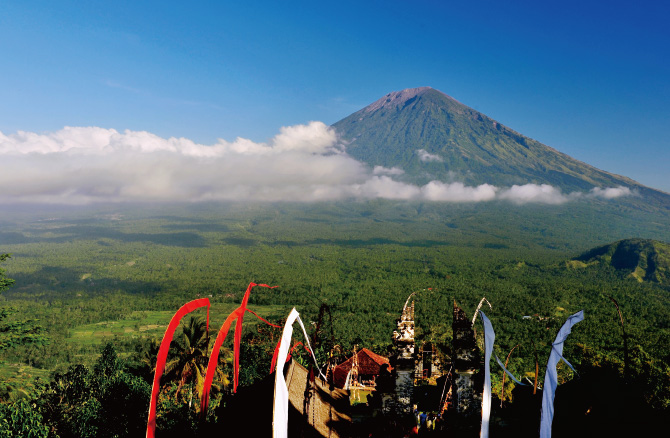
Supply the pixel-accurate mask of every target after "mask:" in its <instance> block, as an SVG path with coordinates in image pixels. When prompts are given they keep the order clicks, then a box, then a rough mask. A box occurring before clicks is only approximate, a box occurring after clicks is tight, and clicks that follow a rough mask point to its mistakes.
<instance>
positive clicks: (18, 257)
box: [0, 201, 670, 436]
mask: <svg viewBox="0 0 670 438" xmlns="http://www.w3.org/2000/svg"><path fill="white" fill-rule="evenodd" d="M601 212H602V213H603V214H608V215H611V217H612V218H614V219H613V220H612V221H606V222H603V223H599V224H592V223H591V221H592V219H593V217H594V216H593V210H592V207H591V206H588V208H587V206H585V205H580V204H579V203H575V204H572V205H570V206H551V207H546V206H543V207H542V208H540V207H527V208H526V207H518V206H505V205H497V206H496V208H492V207H491V206H482V205H460V206H458V205H457V206H454V205H448V206H445V205H439V204H430V203H427V204H409V203H407V204H405V203H401V204H398V203H392V202H387V201H384V202H369V203H342V204H324V205H319V206H293V205H287V204H282V205H259V206H249V205H229V206H205V205H200V206H191V207H189V208H185V207H172V208H167V207H160V208H158V207H156V208H153V207H151V206H149V207H147V208H145V209H143V210H141V211H138V210H137V209H133V208H127V207H119V206H116V207H114V208H109V207H99V208H98V210H97V211H94V212H91V211H90V210H86V211H84V210H82V211H77V210H73V211H71V212H65V211H63V212H61V213H62V214H60V215H58V216H56V215H51V216H35V212H34V211H31V212H27V211H26V212H23V213H21V214H18V213H17V216H16V217H15V218H13V219H12V218H10V217H5V220H4V222H3V224H2V228H1V231H0V239H1V240H0V252H1V253H3V254H4V253H11V254H12V255H11V258H9V259H6V260H4V262H3V267H4V269H5V270H6V274H7V276H8V277H9V278H11V279H13V280H14V284H12V285H11V287H10V288H8V289H6V290H4V291H3V292H2V295H1V298H0V299H1V300H2V301H1V306H2V309H3V314H2V315H3V319H2V321H0V323H1V324H2V325H3V328H2V330H0V335H2V343H1V345H2V346H3V348H2V350H1V351H0V359H1V361H2V362H1V364H0V372H1V373H2V376H3V381H4V382H5V384H4V390H3V391H4V392H3V393H2V394H0V396H1V397H2V399H3V401H5V402H7V401H10V400H18V399H20V398H27V399H30V398H31V397H34V396H35V395H36V394H44V391H56V389H54V388H56V387H54V386H49V385H54V384H53V383H50V384H48V385H47V386H44V383H36V380H35V379H36V377H41V379H42V382H47V381H53V382H57V381H59V380H58V379H61V380H62V381H63V382H68V381H70V380H72V379H75V380H76V379H79V378H80V377H77V376H81V378H82V379H84V380H83V381H85V382H88V383H86V385H92V386H90V389H87V390H86V391H89V392H87V393H86V394H88V395H86V397H89V398H90V397H92V398H95V399H96V400H97V401H98V402H99V403H101V406H102V405H104V404H105V403H108V401H105V400H106V398H105V397H107V395H105V394H107V392H105V390H102V391H103V392H101V393H97V392H90V391H93V388H94V387H95V386H96V384H95V380H94V379H95V377H93V374H87V373H93V369H94V368H95V366H96V363H98V365H97V366H98V367H100V366H103V365H100V361H101V360H103V359H102V358H101V357H100V352H101V349H102V348H103V347H104V346H105V345H106V344H107V343H111V345H113V348H114V350H115V352H114V354H117V353H118V355H119V358H120V360H121V361H122V362H124V363H125V365H123V366H121V365H118V367H117V368H115V369H116V370H117V371H114V372H113V374H114V373H116V374H114V375H115V376H117V377H115V378H116V379H117V380H115V382H117V383H115V384H118V385H125V386H124V387H128V385H130V386H129V387H131V388H134V389H132V391H144V390H145V389H146V387H144V386H141V385H145V384H147V385H148V383H147V382H149V379H150V378H149V377H147V375H148V374H150V373H149V371H148V370H147V366H149V365H148V364H150V362H151V359H150V358H151V357H152V354H153V355H154V356H153V357H155V351H156V350H155V348H156V347H155V345H156V344H155V342H156V339H158V338H159V337H160V336H162V332H163V331H164V328H165V326H166V324H167V322H168V321H169V319H170V317H171V315H172V314H173V313H174V311H175V310H176V309H177V308H179V307H180V306H181V305H182V304H183V303H185V302H186V301H189V300H192V299H195V298H199V297H208V298H209V299H210V301H211V302H212V310H211V315H212V323H211V325H210V327H211V328H212V329H213V330H214V331H216V330H218V327H220V325H221V323H222V322H223V319H225V317H226V316H227V315H228V313H229V312H230V311H232V310H233V309H234V308H235V307H237V306H238V305H239V303H240V301H241V299H242V294H243V293H244V290H245V288H246V285H247V284H248V283H249V282H252V281H253V282H259V283H267V284H270V285H277V286H278V288H276V289H271V290H270V289H257V290H254V291H253V293H252V294H251V298H250V301H249V303H250V307H251V308H252V309H253V310H255V311H256V312H257V313H259V314H260V315H262V316H264V317H265V318H267V319H269V320H270V321H273V322H276V323H281V322H282V321H283V319H284V318H286V316H287V315H288V312H289V310H290V309H291V308H292V307H296V309H297V310H298V311H299V312H300V313H301V315H302V317H303V320H304V321H305V322H306V323H308V322H310V321H316V319H317V315H318V312H319V309H320V307H321V305H322V304H324V303H325V304H327V305H328V306H330V309H331V312H332V315H333V318H332V321H333V323H332V325H333V327H332V328H333V332H334V335H335V339H336V343H337V344H339V345H340V346H341V349H342V352H343V353H342V354H343V355H345V354H347V352H349V351H351V348H353V346H354V345H355V344H356V345H359V346H363V347H366V348H370V349H372V350H374V351H376V352H378V353H380V354H387V353H388V352H389V349H390V347H391V334H392V332H393V329H394V327H395V320H396V318H397V317H398V316H399V313H400V311H401V309H402V306H403V304H404V302H405V300H406V298H407V296H408V295H409V294H410V293H412V292H416V295H415V297H414V299H415V300H416V323H417V331H416V332H417V340H418V342H423V341H428V340H430V341H432V342H434V343H435V344H437V345H438V346H439V348H440V352H441V353H440V354H442V355H445V357H448V355H449V354H450V344H451V322H452V307H453V302H454V301H456V302H457V303H458V304H459V305H461V306H462V307H463V308H464V309H465V310H466V312H467V313H468V315H472V312H473V311H474V309H475V306H476V305H477V303H478V302H479V300H480V298H481V297H482V296H485V297H486V298H487V299H488V301H490V302H491V304H492V309H488V310H487V315H488V316H489V318H490V319H491V321H492V323H493V324H494V327H495V330H496V335H497V336H496V350H497V351H498V354H499V355H501V356H503V355H505V354H506V353H507V352H508V351H509V350H511V349H512V347H514V346H515V345H516V344H519V345H521V346H522V348H519V349H518V351H517V352H515V354H514V357H513V360H512V361H511V362H510V369H511V370H512V372H514V373H515V374H517V375H519V376H526V377H530V378H532V376H534V363H535V359H534V349H533V345H535V347H536V349H537V353H538V355H539V360H540V363H544V362H546V358H547V356H548V354H549V351H550V345H551V341H552V340H553V337H554V336H555V334H556V330H558V328H559V327H560V326H561V324H562V323H563V321H564V320H565V318H567V316H569V315H570V314H572V313H575V312H576V311H578V310H581V309H584V311H585V315H586V318H585V320H584V322H583V323H580V325H579V326H577V327H575V329H574V330H573V334H572V335H571V338H570V342H569V343H568V344H567V345H566V350H565V352H564V355H565V356H566V358H569V360H570V361H571V363H572V364H573V365H575V366H577V368H578V369H579V367H582V369H594V367H595V369H599V368H598V367H605V366H606V367H607V368H608V369H612V370H614V372H615V373H622V372H623V359H624V352H623V340H622V336H621V334H622V332H621V324H620V320H619V316H618V314H617V311H616V308H615V306H614V304H613V302H612V301H611V298H613V299H615V300H616V301H617V302H618V304H619V306H620V308H621V311H622V315H623V318H624V320H625V324H626V333H627V335H628V345H629V349H630V352H629V353H630V358H631V359H630V360H631V368H632V373H633V374H634V376H633V378H635V379H638V380H636V382H638V384H639V387H640V388H643V391H644V397H645V398H646V402H645V403H647V404H648V406H649V407H650V409H652V408H653V409H667V407H668V403H670V394H668V388H670V384H669V382H670V380H668V379H669V378H670V370H669V369H668V366H667V363H668V360H669V359H670V326H669V325H668V322H669V321H670V290H669V289H668V286H667V284H664V283H663V282H654V281H643V282H640V281H638V280H637V279H636V278H633V277H630V276H629V275H628V272H620V271H619V270H617V267H616V266H613V265H612V264H606V263H600V264H595V263H594V264H589V266H588V267H587V268H584V267H580V266H575V260H573V259H575V258H576V257H578V256H579V255H580V254H583V253H584V252H586V251H588V250H589V249H592V248H596V247H597V246H598V245H601V246H602V245H603V244H605V243H608V242H610V243H611V242H614V241H616V240H617V239H622V238H623V237H625V236H622V235H621V233H622V232H624V231H623V228H622V223H623V222H621V223H617V221H616V215H615V214H614V213H613V212H612V211H608V210H607V207H606V206H605V207H601ZM27 218H30V219H27ZM633 226H634V225H633ZM626 227H628V228H627V230H630V229H631V228H630V227H631V225H630V223H629V222H626ZM648 231H649V230H648V228H646V231H645V228H644V227H641V228H640V232H641V233H644V232H648ZM596 252H598V251H596ZM598 253H599V252H598ZM587 262H588V260H586V259H585V261H584V262H581V261H580V263H583V264H587ZM200 316H201V317H204V313H202V314H200ZM310 326H311V325H310ZM17 333H18V334H20V337H19V338H16V336H14V334H17ZM213 335H214V333H212V334H211V337H212V339H213ZM12 336H13V337H12ZM244 336H245V342H244V347H243V351H242V363H243V366H242V375H241V382H242V384H249V383H251V382H253V381H255V380H256V379H258V378H259V377H261V376H264V375H265V374H266V373H267V372H268V366H269V360H270V358H271V354H272V349H273V348H274V345H275V344H276V341H277V336H278V332H276V329H273V328H271V327H267V326H264V325H257V324H256V323H254V322H252V321H251V320H249V323H247V322H245V335H244ZM8 339H14V340H12V341H11V342H10V341H8ZM16 339H18V340H16ZM531 341H532V342H531ZM226 345H228V344H226ZM200 348H201V349H202V350H203V351H206V350H207V348H211V345H210V346H209V347H208V346H205V347H200ZM324 348H326V347H323V348H322V349H321V350H319V351H317V354H318V357H319V358H320V360H323V359H324V358H325V357H326V351H325V350H324ZM176 351H177V350H175V353H173V354H178V353H176ZM109 354H111V353H109ZM225 357H226V355H224V358H225ZM174 358H175V360H176V359H177V358H178V356H174ZM109 360H111V359H109ZM120 363H121V362H120ZM76 364H83V366H84V368H72V366H74V365H76ZM104 366H107V365H104ZM109 366H111V365H109ZM114 366H116V365H114ZM119 367H121V368H119ZM223 370H224V373H229V369H228V368H226V366H224V368H223ZM54 371H55V372H58V374H56V375H53V376H52V375H51V374H50V373H52V372H54ZM561 373H562V374H561V375H562V379H564V380H568V379H570V378H571V374H570V373H569V372H568V371H567V369H562V371H561ZM50 376H51V377H50ZM133 376H135V377H137V378H139V379H144V380H142V381H143V382H145V383H142V384H141V385H140V383H139V380H138V381H137V382H135V380H133V379H135V377H133ZM228 377H229V375H228ZM175 378H176V377H175ZM53 379H56V380H53ZM63 379H64V380H63ZM91 379H93V380H91ZM221 379H222V380H221V383H220V385H221V387H222V391H223V392H222V393H221V394H220V395H219V396H217V397H220V396H222V395H223V394H225V388H226V387H227V386H226V385H227V383H226V382H227V377H225V376H222V377H221ZM495 379H497V380H494V386H495V385H499V383H500V381H499V378H498V377H496V378H495ZM172 381H173V382H177V381H178V380H177V381H174V380H172ZM133 382H135V383H133ZM137 385H140V386H137ZM168 386H169V387H170V388H172V389H168V388H167V387H166V389H165V391H168V392H169V391H170V390H171V391H176V389H177V386H174V385H173V386H170V385H169V384H168ZM512 386H513V385H509V386H508V391H506V393H507V392H509V390H511V388H512ZM49 388H51V389H49ZM142 388H145V389H142ZM185 394H186V393H184V394H182V395H180V397H187V395H185ZM73 397H74V395H73ZM77 400H78V401H77ZM83 400H84V399H76V398H73V399H72V400H71V402H69V403H72V406H80V405H79V403H84V401H83ZM170 403H172V402H170ZM185 403H186V405H188V401H186V402H185ZM17 406H18V405H17ZM81 406H83V405H81ZM81 406H80V407H81ZM35 409H38V410H39V412H41V415H43V416H44V418H56V417H57V416H58V415H59V414H58V413H56V412H51V413H49V414H47V413H46V411H44V409H45V408H43V407H42V408H35ZM40 409H41V410H40ZM73 409H74V408H73ZM76 409H80V408H76ZM76 409H75V410H76ZM82 409H83V408H82ZM101 409H102V408H101ZM163 409H166V411H164V412H166V414H165V415H168V416H169V415H173V416H174V418H173V420H174V421H175V422H177V423H179V421H181V420H179V418H182V419H183V418H186V417H183V415H186V413H188V412H189V410H188V409H187V408H183V407H181V405H179V404H176V405H172V404H170V405H169V406H168V405H165V406H164V407H163ZM180 409H186V410H185V411H184V412H182V413H181V414H180V413H179V412H181V411H179V410H180ZM96 412H97V414H95V415H97V416H98V417H96V418H103V417H104V418H111V417H105V416H106V415H112V414H111V413H109V412H107V411H104V409H103V410H102V411H96ZM104 412H107V413H104ZM167 412H171V413H170V414H168V413H167ZM49 415H50V416H51V417H49ZM81 415H83V413H82V414H81ZM114 415H116V414H114ZM188 415H191V414H188ZM188 415H187V416H188ZM193 415H195V414H193ZM180 416H181V417H180ZM82 418H83V417H82ZM189 418H190V417H189ZM80 420H81V419H80ZM44 421H47V420H44ZM49 421H51V420H49ZM78 421H79V420H78ZM81 421H83V420H81ZM124 421H125V420H124ZM128 421H130V420H128ZM133 421H135V420H133ZM189 421H190V420H189ZM175 424H176V423H175ZM189 424H190V423H189ZM191 426H193V425H191ZM191 426H189V427H191ZM59 427H65V426H63V425H61V426H59ZM193 427H195V426H193ZM68 433H69V432H68ZM61 436H71V435H67V434H65V435H61ZM72 436H76V435H72Z"/></svg>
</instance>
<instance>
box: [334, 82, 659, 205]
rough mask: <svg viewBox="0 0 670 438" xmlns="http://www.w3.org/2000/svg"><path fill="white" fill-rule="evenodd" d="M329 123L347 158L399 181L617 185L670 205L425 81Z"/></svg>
mask: <svg viewBox="0 0 670 438" xmlns="http://www.w3.org/2000/svg"><path fill="white" fill-rule="evenodd" d="M333 127H334V128H335V129H336V131H337V132H338V134H339V135H340V138H341V139H342V141H343V143H344V144H345V145H346V148H347V152H348V153H349V154H350V155H351V156H353V157H354V158H356V159H358V160H360V161H363V162H366V163H368V164H369V165H371V166H384V167H387V168H391V167H398V168H400V169H402V170H403V171H404V172H405V174H404V175H403V176H402V178H403V179H404V180H405V181H410V182H414V183H426V182H428V181H430V180H441V181H445V182H451V181H460V182H463V183H466V184H468V185H479V184H484V183H488V184H494V185H499V186H510V185H514V184H518V185H522V184H529V183H533V184H550V185H552V186H556V187H559V188H561V189H562V190H563V191H564V192H571V191H588V190H590V189H592V188H594V187H617V186H624V187H628V188H630V189H633V190H635V191H636V192H638V193H641V194H643V195H645V196H648V197H651V198H653V201H654V203H655V204H656V205H657V206H659V204H660V205H662V206H663V208H664V209H666V210H668V209H670V195H668V194H666V193H663V192H661V191H658V190H654V189H651V188H648V187H645V186H643V185H641V184H639V183H637V182H636V181H634V180H632V179H630V178H627V177H625V176H620V175H615V174H612V173H609V172H606V171H603V170H600V169H597V168H595V167H593V166H590V165H588V164H586V163H583V162H581V161H578V160H575V159H574V158H571V157H569V156H568V155H566V154H563V153H561V152H559V151H557V150H555V149H553V148H551V147H549V146H546V145H544V144H542V143H540V142H538V141H536V140H533V139H531V138H529V137H526V136H524V135H522V134H520V133H518V132H516V131H514V130H512V129H510V128H508V127H506V126H504V125H502V124H501V123H499V122H497V121H495V120H493V119H491V118H490V117H488V116H486V115H484V114H482V113H480V112H478V111H475V110H474V109H472V108H470V107H468V106H466V105H463V104H462V103H460V102H458V101H457V100H456V99H453V98H452V97H449V96H447V95H446V94H444V93H442V92H441V91H438V90H435V89H433V88H431V87H419V88H408V89H405V90H401V91H394V92H391V93H388V94H387V95H385V96H384V97H382V98H380V99H378V100H377V101H375V102H373V103H371V104H370V105H368V106H366V107H365V108H363V109H361V110H359V111H357V112H355V113H353V114H351V115H350V116H348V117H346V118H344V119H342V120H340V121H339V122H337V123H335V124H334V125H333Z"/></svg>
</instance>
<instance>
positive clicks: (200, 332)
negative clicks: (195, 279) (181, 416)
mask: <svg viewBox="0 0 670 438" xmlns="http://www.w3.org/2000/svg"><path fill="white" fill-rule="evenodd" d="M209 350H210V348H209V333H208V332H207V325H206V323H205V320H204V319H203V318H202V317H197V316H191V317H190V318H189V319H187V320H186V321H185V322H184V324H183V326H182V334H181V336H177V337H176V339H175V340H174V341H173V345H172V348H171V351H173V352H174V353H173V354H172V357H171V359H169V360H168V362H167V363H166V365H165V381H166V382H178V386H177V391H176V396H177V397H178V396H179V393H180V391H181V390H182V389H183V387H184V386H185V385H186V386H187V388H188V404H189V407H192V406H193V396H194V390H195V394H196V396H197V400H198V401H199V400H200V399H201V398H202V390H203V386H204V381H205V374H206V372H207V363H208V362H209V353H210V351H209ZM222 350H223V349H222ZM221 353H222V354H220V355H219V360H220V362H221V363H222V362H223V361H225V360H226V358H227V357H228V356H230V355H229V354H226V353H225V352H224V351H222V352H221ZM227 384H228V380H227V378H226V376H225V374H224V373H223V371H222V370H221V367H219V368H217V375H216V378H215V383H214V384H213V385H212V389H213V390H221V389H222V387H224V386H227ZM195 408H196V410H197V409H199V408H200V403H199V402H196V403H195Z"/></svg>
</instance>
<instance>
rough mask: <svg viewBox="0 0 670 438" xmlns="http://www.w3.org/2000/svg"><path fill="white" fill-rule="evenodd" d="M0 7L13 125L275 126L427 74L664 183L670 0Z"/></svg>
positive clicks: (4, 94) (524, 128) (553, 139)
mask: <svg viewBox="0 0 670 438" xmlns="http://www.w3.org/2000/svg"><path fill="white" fill-rule="evenodd" d="M0 6H1V7H0V11H1V12H0V54H1V56H2V66H1V67H0V132H2V133H3V134H4V135H6V136H7V135H12V134H14V133H16V132H18V131H28V132H32V133H40V134H43V133H50V132H51V133H53V132H57V131H59V130H62V129H63V127H65V126H72V127H98V128H103V129H115V130H117V131H119V132H123V131H124V130H127V129H128V130H131V131H148V132H149V133H152V134H155V135H156V136H159V137H162V138H169V137H184V138H187V139H190V140H192V141H194V142H196V143H202V144H214V143H216V142H217V141H218V139H224V140H227V141H228V142H234V141H235V139H236V138H237V137H243V138H247V139H250V140H253V141H254V142H265V141H268V140H269V139H271V138H272V137H274V136H275V135H277V133H279V132H280V129H281V127H283V126H293V125H300V124H308V123H309V122H310V121H321V122H323V123H325V124H327V125H329V124H332V123H334V122H336V121H338V120H340V119H342V118H344V117H346V116H347V115H349V114H350V113H352V112H354V111H356V110H358V109H360V108H362V107H363V106H365V105H367V104H369V103H371V102H373V101H374V100H376V99H378V98H380V97H381V96H383V95H384V94H386V93H388V92H390V91H395V90H400V89H403V88H410V87H419V86H432V87H433V88H437V89H439V90H441V91H443V92H445V93H446V94H448V95H450V96H452V97H454V98H455V99H457V100H459V101H461V102H462V103H464V104H466V105H468V106H470V107H473V108H475V109H476V110H479V111H481V112H483V113H485V114H486V115H488V116H490V117H492V118H494V119H496V120H498V121H500V122H501V123H503V124H505V125H507V126H509V127H510V128H512V129H514V130H516V131H519V132H521V133H523V134H524V135H527V136H529V137H532V138H535V139H537V140H539V141H541V142H543V143H545V144H547V145H549V146H552V147H554V148H556V149H558V150H560V151H562V152H565V153H567V154H568V155H571V156H573V157H575V158H577V159H580V160H582V161H585V162H587V163H589V164H592V165H594V166H596V167H598V168H601V169H603V170H607V171H610V172H614V173H618V174H622V175H625V176H629V177H631V178H633V179H636V180H637V181H639V182H641V183H643V184H646V185H650V186H652V187H655V188H659V189H662V190H665V191H667V192H670V172H669V171H668V170H667V169H668V168H670V140H669V139H668V136H667V135H665V133H666V131H667V128H668V127H669V126H670V105H668V104H669V103H670V26H668V25H667V23H668V20H670V6H668V4H667V3H665V2H657V1H654V2H649V1H644V0H643V1H639V2H636V3H635V4H633V3H632V2H620V1H610V2H591V1H574V2H573V1H562V2H537V1H510V2H501V1H495V2H493V1H491V2H488V1H483V2H478V1H473V2H450V1H444V0H443V1H389V0H387V1H364V0H359V1H356V2H350V1H337V2H313V1H312V2H301V1H283V2H270V1H262V2H259V1H253V0H250V1H245V2H224V1H211V2H198V1H194V2H173V1H167V0H163V1H160V2H158V1H156V2H153V1H144V2H143V1H109V2H106V1H95V2H74V1H63V0H61V1H58V2H51V1H30V0H26V1H21V2H4V1H3V2H0ZM317 128H318V127H317ZM317 128H315V129H317ZM317 130H318V129H317Z"/></svg>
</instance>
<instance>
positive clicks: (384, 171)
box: [372, 166, 405, 175]
mask: <svg viewBox="0 0 670 438" xmlns="http://www.w3.org/2000/svg"><path fill="white" fill-rule="evenodd" d="M404 173H405V171H404V170H402V169H400V168H398V167H391V168H390V169H389V168H388V167H384V166H375V167H374V169H372V174H373V175H402V174H404Z"/></svg>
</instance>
